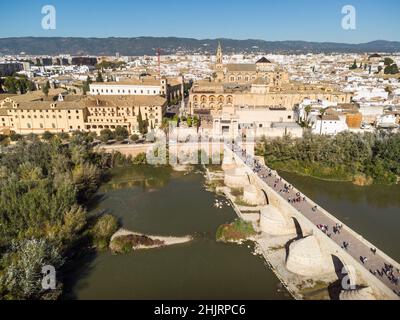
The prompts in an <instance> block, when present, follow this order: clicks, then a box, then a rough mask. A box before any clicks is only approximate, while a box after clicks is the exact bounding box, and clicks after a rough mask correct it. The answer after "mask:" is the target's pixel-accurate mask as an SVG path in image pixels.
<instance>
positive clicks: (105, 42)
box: [0, 37, 400, 56]
mask: <svg viewBox="0 0 400 320" xmlns="http://www.w3.org/2000/svg"><path fill="white" fill-rule="evenodd" d="M219 41H220V42H221V43H222V45H223V47H224V51H225V52H236V53H242V52H243V53H245V52H272V53H279V52H281V53H309V52H310V53H319V52H321V53H334V52H337V53H344V52H349V53H361V52H387V53H393V52H400V42H394V41H384V40H379V41H373V42H368V43H361V44H346V43H333V42H306V41H264V40H251V39H249V40H232V39H204V40H198V39H190V38H174V37H165V38H160V37H159V38H156V37H138V38H35V37H23V38H0V54H19V53H21V52H25V53H26V54H32V55H56V54H71V55H115V53H116V52H119V53H120V54H121V55H130V56H135V55H154V54H155V52H156V48H161V50H162V53H163V54H170V53H176V52H180V51H186V52H190V53H195V52H199V53H214V52H215V50H216V48H217V45H218V42H219Z"/></svg>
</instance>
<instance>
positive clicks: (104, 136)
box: [100, 129, 114, 143]
mask: <svg viewBox="0 0 400 320" xmlns="http://www.w3.org/2000/svg"><path fill="white" fill-rule="evenodd" d="M111 139H114V133H113V132H112V131H111V130H110V129H103V130H101V131H100V140H101V141H102V142H104V143H107V142H108V141H110V140H111Z"/></svg>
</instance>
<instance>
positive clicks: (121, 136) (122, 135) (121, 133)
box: [115, 126, 129, 141]
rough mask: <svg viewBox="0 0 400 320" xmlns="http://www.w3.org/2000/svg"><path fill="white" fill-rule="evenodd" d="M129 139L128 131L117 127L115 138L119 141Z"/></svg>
mask: <svg viewBox="0 0 400 320" xmlns="http://www.w3.org/2000/svg"><path fill="white" fill-rule="evenodd" d="M128 137H129V132H128V129H126V128H125V127H121V126H117V128H116V129H115V138H116V139H117V141H123V140H125V139H127V138H128Z"/></svg>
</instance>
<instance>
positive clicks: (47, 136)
mask: <svg viewBox="0 0 400 320" xmlns="http://www.w3.org/2000/svg"><path fill="white" fill-rule="evenodd" d="M53 137H54V134H53V133H51V132H49V131H45V132H44V133H43V135H42V138H43V139H44V140H47V141H50V140H51V139H52V138H53Z"/></svg>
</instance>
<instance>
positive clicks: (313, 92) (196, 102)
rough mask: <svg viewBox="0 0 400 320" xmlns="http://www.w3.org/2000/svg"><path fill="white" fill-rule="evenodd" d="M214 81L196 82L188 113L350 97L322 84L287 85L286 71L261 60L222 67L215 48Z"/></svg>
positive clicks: (291, 105)
mask: <svg viewBox="0 0 400 320" xmlns="http://www.w3.org/2000/svg"><path fill="white" fill-rule="evenodd" d="M214 70H215V72H214V79H213V80H203V81H198V82H196V83H195V84H194V85H193V87H192V89H191V92H190V98H189V107H190V112H191V114H199V115H205V114H214V113H218V111H222V109H223V108H224V107H246V106H249V107H257V108H259V107H265V108H275V109H276V108H281V109H283V108H285V109H287V110H293V108H294V106H295V105H296V104H299V103H301V102H302V101H303V100H304V99H313V100H318V99H320V100H328V101H332V102H337V103H349V102H350V101H351V97H352V94H351V93H344V92H339V91H337V90H335V89H334V88H333V87H329V86H326V85H306V84H302V83H298V82H296V83H295V82H290V81H289V74H288V72H287V71H285V70H283V69H282V68H280V67H279V66H278V65H277V64H275V63H272V62H271V61H269V60H268V59H266V58H265V57H263V58H261V59H260V60H258V61H257V62H256V63H255V64H223V52H222V47H221V45H219V46H218V50H217V54H216V64H215V67H214Z"/></svg>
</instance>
